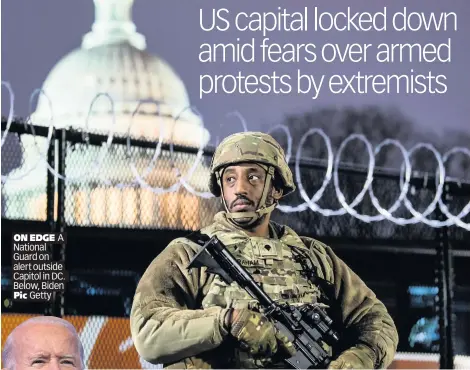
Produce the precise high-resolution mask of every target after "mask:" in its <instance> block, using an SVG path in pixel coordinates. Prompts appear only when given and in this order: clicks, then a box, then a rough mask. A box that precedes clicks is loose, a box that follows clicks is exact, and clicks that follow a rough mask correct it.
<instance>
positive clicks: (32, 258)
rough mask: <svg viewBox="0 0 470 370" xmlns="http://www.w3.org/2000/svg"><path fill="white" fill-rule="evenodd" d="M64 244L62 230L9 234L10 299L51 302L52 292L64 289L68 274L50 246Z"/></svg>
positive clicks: (65, 239)
mask: <svg viewBox="0 0 470 370" xmlns="http://www.w3.org/2000/svg"><path fill="white" fill-rule="evenodd" d="M66 243H67V235H66V233H13V235H12V266H13V269H12V283H13V289H12V297H11V298H12V300H13V301H23V302H26V301H29V302H51V301H52V299H53V296H54V294H53V293H54V292H61V293H63V292H65V288H66V283H67V281H68V278H69V276H68V273H67V271H66V270H65V261H61V260H58V259H57V258H54V257H56V255H57V253H54V247H55V246H56V247H57V246H58V247H60V246H61V245H65V244H66ZM59 258H60V257H59Z"/></svg>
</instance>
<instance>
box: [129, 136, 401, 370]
mask: <svg viewBox="0 0 470 370" xmlns="http://www.w3.org/2000/svg"><path fill="white" fill-rule="evenodd" d="M210 170H211V178H210V189H211V192H212V193H213V194H214V195H215V196H220V197H221V200H222V202H223V204H224V206H225V210H226V211H225V212H219V213H217V214H216V215H215V217H214V222H213V223H212V224H211V225H209V226H207V227H205V228H203V229H202V230H201V231H200V232H201V233H203V234H207V235H208V236H213V235H216V236H217V237H218V238H219V239H220V240H221V241H222V243H224V244H225V245H226V246H227V248H229V251H230V252H231V253H232V254H233V255H234V256H235V257H236V258H237V260H238V261H239V262H240V263H241V264H242V265H243V266H244V267H245V268H246V269H247V270H248V271H249V272H250V274H251V275H252V276H253V277H254V279H255V280H256V281H257V282H259V283H261V285H262V288H263V289H264V291H265V292H266V293H267V294H269V295H270V296H271V298H272V299H274V300H277V301H279V302H288V303H290V304H305V303H317V304H323V305H324V306H325V307H329V308H327V311H328V313H329V315H330V316H331V317H332V318H333V319H334V320H336V321H337V323H338V324H339V326H340V336H341V338H342V340H341V345H340V346H339V347H338V348H333V349H329V350H330V353H332V354H333V355H334V361H332V362H331V363H330V368H356V369H357V368H361V369H362V368H364V369H370V368H385V367H387V366H388V365H389V364H390V363H391V362H392V360H393V357H394V354H395V351H396V348H397V343H398V334H397V330H396V328H395V325H394V322H393V320H392V318H391V317H390V315H389V314H388V312H387V309H386V308H385V306H384V305H383V304H382V303H381V302H380V301H379V300H378V299H377V298H376V296H375V294H374V293H373V292H372V291H371V290H370V289H369V288H368V287H367V286H366V284H365V283H364V282H363V281H362V280H361V279H360V278H359V277H358V276H357V275H356V274H355V273H354V272H353V271H352V270H351V269H350V268H349V267H348V266H347V265H346V264H345V263H344V262H343V261H342V260H341V259H340V258H338V257H337V256H336V255H335V253H334V252H333V251H332V249H331V248H330V247H328V246H326V245H325V244H323V243H321V242H319V241H318V240H315V239H312V238H308V237H303V236H299V235H297V234H296V233H295V232H294V230H292V229H291V228H289V227H288V226H284V225H282V226H281V225H279V224H276V223H274V222H273V221H271V220H270V217H271V212H272V211H273V210H274V208H275V207H276V205H277V204H278V202H279V200H280V199H281V197H283V196H285V195H287V194H289V193H291V192H292V191H294V190H295V185H294V182H293V178H292V173H291V171H290V169H289V167H288V165H287V163H286V160H285V155H284V151H283V149H282V148H281V147H280V145H279V144H278V143H277V142H276V141H275V140H274V139H273V138H272V137H271V136H269V135H267V134H264V133H258V132H244V133H237V134H234V135H231V136H229V137H227V138H226V139H225V140H224V141H223V142H222V143H221V144H220V145H219V146H218V148H217V149H216V151H215V153H214V156H213V158H212V163H211V168H210ZM190 239H191V238H190V237H187V238H178V239H175V240H174V241H172V242H171V243H170V244H169V245H168V246H167V247H166V248H165V249H164V250H163V252H161V253H160V254H159V255H158V256H157V257H156V258H155V259H154V260H153V262H152V263H151V264H150V266H149V267H148V268H147V270H146V271H145V273H144V275H143V276H142V279H141V280H140V282H139V284H138V287H137V290H136V294H135V297H134V301H133V306H132V311H131V317H130V322H131V332H132V338H133V340H134V345H135V347H136V349H137V351H138V352H139V354H140V355H141V356H142V357H143V358H144V359H145V360H147V361H149V362H151V363H162V364H164V366H165V367H168V368H275V367H281V368H285V367H286V364H285V363H284V362H283V361H282V359H283V358H286V357H288V356H290V355H292V354H294V353H295V349H294V347H293V345H292V343H290V342H289V341H288V339H287V338H286V337H284V336H283V335H282V334H280V333H279V332H278V331H277V330H276V329H275V327H274V325H273V324H272V323H271V322H270V321H269V320H266V319H265V318H264V317H263V315H262V312H259V311H260V310H259V308H258V305H257V302H255V301H253V299H252V298H251V297H250V296H249V295H248V294H247V293H246V292H245V290H243V289H242V288H240V287H238V286H237V285H236V284H235V283H233V284H231V285H227V284H225V283H224V282H223V281H222V280H221V279H220V278H219V277H218V276H217V275H214V274H209V273H207V272H206V271H205V268H201V269H193V270H192V271H191V272H189V271H188V270H187V266H188V263H189V262H190V260H191V258H192V257H193V256H194V255H195V253H196V252H197V250H198V248H199V246H198V245H197V244H195V243H194V242H192V241H191V240H190ZM312 271H313V272H314V275H315V276H316V277H317V278H318V279H316V280H313V279H311V276H312V274H310V275H309V274H308V272H312ZM319 282H323V283H319ZM328 287H329V289H328Z"/></svg>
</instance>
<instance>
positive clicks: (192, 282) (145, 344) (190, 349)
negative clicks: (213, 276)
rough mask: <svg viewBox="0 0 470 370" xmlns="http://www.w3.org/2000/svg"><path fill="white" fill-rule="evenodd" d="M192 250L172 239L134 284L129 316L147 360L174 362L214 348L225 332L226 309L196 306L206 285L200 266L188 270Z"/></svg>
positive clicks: (133, 331) (132, 332) (138, 346)
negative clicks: (134, 289)
mask: <svg viewBox="0 0 470 370" xmlns="http://www.w3.org/2000/svg"><path fill="white" fill-rule="evenodd" d="M193 255H194V250H193V249H192V248H191V247H190V246H188V245H185V244H184V243H181V242H172V243H171V244H170V245H169V246H168V247H167V248H165V250H164V251H163V252H162V253H160V254H159V255H158V256H157V257H156V258H155V259H154V260H153V261H152V263H151V264H150V266H149V267H148V268H147V270H146V271H145V273H144V275H143V276H142V278H141V280H140V281H139V284H138V286H137V289H136V293H135V296H134V301H133V304H132V310H131V315H130V324H131V334H132V339H133V341H134V345H135V348H136V349H137V352H138V353H139V354H140V355H141V356H142V357H143V358H144V359H145V360H146V361H148V362H150V363H154V364H156V363H163V364H165V363H174V362H177V361H180V360H182V359H183V358H186V357H190V356H194V355H197V354H199V353H202V352H205V351H207V350H210V349H213V348H216V347H217V346H219V345H220V343H221V342H222V340H223V338H224V336H225V335H226V333H225V330H224V329H223V326H222V325H221V322H222V320H223V318H224V315H225V312H226V310H223V309H222V308H221V307H212V308H208V309H200V307H197V297H198V294H199V293H200V290H201V289H202V287H203V286H204V285H205V284H207V281H208V278H209V276H208V274H206V273H205V272H204V271H203V270H202V269H201V270H200V269H193V270H191V273H188V271H187V269H186V267H187V265H188V263H189V261H190V259H191V257H192V256H193Z"/></svg>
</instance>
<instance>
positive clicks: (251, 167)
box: [225, 162, 264, 172]
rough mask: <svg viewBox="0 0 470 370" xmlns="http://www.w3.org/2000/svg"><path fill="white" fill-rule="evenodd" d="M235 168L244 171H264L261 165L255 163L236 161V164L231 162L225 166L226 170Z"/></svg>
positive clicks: (234, 169)
mask: <svg viewBox="0 0 470 370" xmlns="http://www.w3.org/2000/svg"><path fill="white" fill-rule="evenodd" d="M236 170H245V171H253V170H254V171H264V169H263V167H261V166H260V165H259V164H257V163H249V162H247V163H237V164H232V165H229V166H227V167H225V171H226V172H230V171H236Z"/></svg>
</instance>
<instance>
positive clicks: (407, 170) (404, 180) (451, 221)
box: [1, 81, 470, 230]
mask: <svg viewBox="0 0 470 370" xmlns="http://www.w3.org/2000/svg"><path fill="white" fill-rule="evenodd" d="M2 86H5V87H6V89H7V90H8V92H9V94H10V112H9V114H8V118H7V124H6V128H5V132H4V133H3V136H2V139H1V145H2V147H3V145H4V144H5V142H6V138H7V135H8V133H9V130H10V128H11V124H12V122H13V112H14V102H15V98H14V92H13V89H12V88H11V85H10V84H9V83H8V82H5V81H2ZM39 94H42V95H44V96H45V98H46V99H47V101H48V103H49V109H50V113H51V116H50V120H49V126H48V134H47V138H46V145H45V148H46V150H41V149H40V148H39V144H38V142H37V138H36V133H35V131H34V122H32V120H31V114H30V115H29V117H28V118H27V119H26V120H25V121H24V125H25V128H26V127H27V126H29V127H30V130H31V133H32V136H33V142H34V147H35V149H36V151H37V153H38V160H37V162H36V163H35V164H34V165H33V166H32V167H31V168H29V169H28V170H27V171H23V173H22V174H21V175H19V176H16V177H13V176H12V175H2V183H5V182H6V181H18V180H21V179H23V178H25V177H26V176H27V175H28V174H29V173H31V172H32V171H33V170H34V168H35V167H37V166H38V165H39V164H40V163H41V161H42V162H45V164H46V166H47V170H48V171H49V172H51V174H52V175H53V176H54V177H56V178H59V179H61V180H63V181H65V182H66V183H75V182H79V181H82V179H83V178H84V177H85V176H90V175H92V174H94V173H100V175H103V171H100V170H101V168H102V166H103V163H104V159H105V156H106V154H107V153H108V151H109V148H110V147H111V145H112V142H113V138H114V135H115V127H116V113H115V102H114V100H113V98H112V97H111V96H110V95H109V94H107V93H99V94H97V95H96V96H95V98H94V99H93V100H92V102H91V104H90V108H89V111H88V115H87V117H86V120H85V131H84V132H83V133H82V135H83V139H84V141H85V143H86V145H87V146H88V145H90V144H89V136H88V130H89V120H90V117H91V113H92V111H93V106H94V104H95V103H96V101H97V100H98V99H99V98H100V97H106V98H107V99H108V100H109V102H110V106H111V114H110V123H111V125H110V129H109V132H108V138H107V140H106V142H105V143H103V144H102V146H101V150H100V152H99V155H98V156H97V158H96V159H95V161H94V162H93V165H92V166H90V167H88V169H87V171H86V172H85V173H81V174H78V175H76V176H71V175H69V176H65V175H64V174H60V173H58V172H57V171H56V170H55V169H54V168H52V167H51V166H50V164H49V163H48V161H47V150H48V149H47V148H49V145H50V142H51V140H52V133H53V129H54V127H55V125H54V114H53V109H52V108H53V106H52V102H51V101H50V99H49V98H48V97H47V94H46V93H45V92H44V91H43V90H42V89H37V90H35V91H34V92H33V94H32V95H31V98H30V112H32V101H33V99H34V97H35V96H36V95H39ZM143 103H146V104H148V103H151V104H155V105H156V106H157V118H158V117H160V118H161V114H160V113H161V110H160V105H161V103H160V102H156V101H150V100H145V101H140V102H139V103H138V105H137V107H136V108H135V110H134V112H133V113H132V115H131V119H130V123H129V127H128V130H127V135H126V149H127V155H128V157H131V156H130V151H131V150H130V149H131V134H130V133H131V128H132V125H133V123H134V118H135V115H136V114H137V112H138V110H139V108H140V106H141V104H143ZM188 110H191V111H192V112H193V113H195V114H196V115H197V116H198V117H199V118H200V122H201V124H202V129H201V139H200V145H199V148H198V151H197V154H196V156H195V159H194V162H193V163H192V165H191V166H190V168H189V170H188V171H187V174H186V175H184V174H182V172H181V170H180V169H179V168H178V167H176V166H175V162H174V160H173V156H174V147H173V141H174V140H173V134H174V131H175V130H174V129H175V126H176V125H177V124H178V122H179V120H180V119H181V116H182V115H183V114H184V113H185V112H186V111H188ZM228 116H235V117H237V118H238V119H239V120H240V123H241V125H242V128H243V131H245V132H246V131H248V125H247V123H246V121H245V119H244V118H243V116H242V115H241V114H240V113H239V112H238V111H235V112H231V113H228V114H227V117H228ZM172 117H173V120H174V121H173V127H172V132H171V140H170V143H169V144H170V162H171V166H172V169H173V171H174V173H175V175H176V179H177V180H176V182H175V183H174V184H173V185H171V186H169V187H167V188H162V187H158V186H152V185H150V184H149V183H148V182H147V181H146V177H147V176H148V175H149V174H151V173H152V171H153V170H154V169H155V168H156V165H157V160H158V158H159V156H160V155H161V151H162V149H161V148H162V144H163V137H164V133H165V125H163V121H162V122H161V124H160V130H159V138H158V142H157V145H156V147H155V152H154V154H153V156H152V158H151V160H150V162H149V164H148V166H146V168H145V170H144V172H143V174H139V171H138V170H137V166H136V164H135V162H133V161H132V159H131V162H130V169H131V172H132V174H133V175H134V179H133V180H132V181H130V182H127V183H118V184H115V183H112V182H111V181H110V180H109V179H106V178H103V179H102V180H103V181H104V183H105V184H106V185H108V186H113V187H115V188H120V189H122V188H126V187H134V186H136V185H139V186H141V187H142V188H145V189H147V190H149V191H151V192H153V193H154V194H157V195H158V194H164V193H170V192H176V191H178V190H179V189H180V188H181V186H183V187H184V188H185V189H186V190H187V191H188V192H190V193H192V194H193V195H195V196H198V197H201V198H204V199H209V198H213V197H214V196H213V195H212V194H211V193H209V192H205V191H202V192H201V191H197V190H196V189H195V188H194V187H193V186H192V185H191V184H190V180H191V178H192V176H193V175H194V172H195V171H196V169H197V166H198V165H199V164H200V163H201V160H202V156H203V154H204V148H205V142H204V129H205V126H204V119H203V116H202V114H201V113H200V112H199V111H198V110H197V108H196V107H194V106H188V107H185V108H184V109H182V110H180V112H178V113H177V114H173V115H172ZM41 125H44V122H41ZM221 127H222V124H221ZM276 130H281V131H283V132H284V134H285V135H286V138H287V148H286V149H285V152H286V160H287V161H288V162H289V161H290V159H291V156H292V149H293V138H292V134H291V132H290V130H289V127H287V126H286V125H282V124H279V125H276V126H274V127H272V128H271V129H270V130H269V131H268V133H273V132H274V131H276ZM312 135H318V136H320V137H321V138H322V139H323V141H324V143H325V146H326V148H327V164H326V173H325V177H324V179H323V182H322V185H321V187H320V188H319V189H318V190H317V191H316V192H315V193H314V194H313V196H312V197H309V195H308V194H307V192H306V190H305V188H304V186H303V184H302V179H301V177H302V176H301V174H302V171H301V168H300V162H301V158H303V157H302V152H303V150H304V146H305V142H306V140H307V139H308V137H310V136H312ZM355 140H356V141H361V142H362V143H363V144H364V145H365V147H366V149H367V153H368V156H369V160H368V165H367V170H366V173H367V175H366V180H365V182H364V185H363V187H362V189H361V191H360V192H359V194H357V196H356V197H355V198H354V200H353V201H352V202H351V203H349V204H348V202H347V201H346V197H345V195H344V194H343V192H342V191H341V189H340V186H339V172H340V169H339V166H340V162H341V156H342V153H343V151H344V149H345V148H346V147H347V145H348V144H349V143H350V142H352V141H355ZM216 142H217V144H218V143H219V136H217V138H216ZM385 146H394V147H396V148H398V149H399V151H400V152H401V154H402V156H403V164H402V165H401V170H400V176H399V179H400V194H399V196H398V198H397V199H396V201H395V202H394V203H393V204H392V206H390V207H389V208H388V209H385V208H383V207H382V206H381V204H380V202H379V200H378V199H377V197H376V196H375V194H374V191H373V189H372V184H373V181H374V170H375V169H376V162H375V158H376V156H377V155H378V154H379V153H380V152H381V150H382V149H383V148H384V147H385ZM420 149H426V150H428V151H430V152H431V153H432V154H433V156H434V157H435V159H436V161H437V164H438V166H437V170H436V176H435V178H436V184H435V185H436V192H435V196H434V198H433V200H432V202H431V203H430V204H429V205H428V207H427V208H426V209H425V210H424V211H423V212H419V211H417V210H416V209H415V208H414V207H413V205H412V204H411V201H410V200H409V198H408V196H407V195H408V191H409V189H410V183H411V174H412V172H413V171H412V165H411V160H410V159H411V157H412V155H413V154H414V153H415V152H416V151H417V150H420ZM457 153H460V154H463V155H466V156H468V157H469V158H470V150H469V149H468V148H465V147H454V148H452V149H450V150H449V151H447V152H446V153H444V155H441V153H439V151H438V150H437V149H436V148H435V147H434V146H433V145H432V144H430V143H418V144H416V145H415V146H413V147H412V148H411V149H410V150H406V148H405V147H404V146H403V145H402V144H401V143H400V142H399V141H398V140H395V139H390V138H389V139H385V140H383V141H382V142H381V143H379V144H378V145H377V146H375V147H373V145H372V143H371V142H370V141H369V140H368V139H367V138H366V137H365V136H364V135H362V134H351V135H349V136H347V137H346V138H345V139H344V140H343V141H342V142H341V144H340V146H339V148H338V150H337V152H336V156H335V154H334V153H333V147H332V144H331V139H330V138H329V137H328V135H327V134H326V133H325V132H324V131H323V130H322V129H321V128H311V129H309V130H308V131H307V132H306V133H305V134H303V135H302V137H301V138H300V142H299V145H298V148H297V151H296V153H295V162H294V169H295V179H296V184H297V187H298V191H299V193H300V196H301V198H302V199H303V200H304V202H303V203H301V204H298V205H296V206H289V205H284V204H279V205H278V207H277V208H278V209H279V210H280V211H281V212H284V213H294V212H304V211H306V210H309V209H310V210H311V211H313V212H317V213H320V214H321V215H323V216H326V217H331V216H341V215H345V214H349V215H351V216H353V217H355V218H357V219H359V220H361V221H363V222H366V223H371V222H377V221H382V220H388V221H390V222H393V223H395V224H397V225H402V226H404V225H410V224H417V223H424V224H426V225H428V226H430V227H433V228H440V227H445V226H452V225H455V226H458V227H461V228H463V229H465V230H470V223H465V222H464V221H463V220H462V219H463V218H464V217H466V216H467V215H468V214H469V213H470V201H469V202H468V204H467V205H465V206H464V207H463V209H462V210H461V211H460V212H459V213H458V214H457V215H454V214H452V213H451V212H450V211H449V208H448V206H447V205H446V204H445V203H444V201H443V200H442V195H443V192H444V185H445V183H446V182H447V181H449V180H450V179H449V178H448V177H446V169H445V164H446V163H447V162H448V161H449V159H450V157H451V156H453V155H454V154H457ZM331 180H333V187H334V189H335V194H336V197H337V199H338V201H339V203H340V205H341V207H340V208H338V209H335V210H334V209H325V208H322V207H321V206H320V205H319V204H318V202H319V201H320V200H321V198H322V196H323V194H324V192H325V189H326V188H327V186H328V185H329V184H330V183H331ZM367 193H368V194H369V196H370V198H371V201H372V204H373V206H374V208H375V209H376V210H377V212H378V214H377V215H374V216H370V215H365V214H361V213H360V212H358V211H357V210H356V209H355V208H356V207H357V206H358V205H359V204H360V203H361V202H362V201H363V200H364V197H365V195H366V194H367ZM402 204H403V205H404V206H405V207H406V209H407V210H408V211H409V212H410V213H411V215H412V217H411V218H402V217H396V216H394V215H393V213H394V212H395V211H397V210H398V209H399V207H400V206H401V205H402ZM437 208H439V210H440V211H441V212H442V214H443V215H445V217H446V219H445V220H433V219H429V218H428V216H429V215H431V214H432V213H433V212H434V211H435V210H436V209H437Z"/></svg>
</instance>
